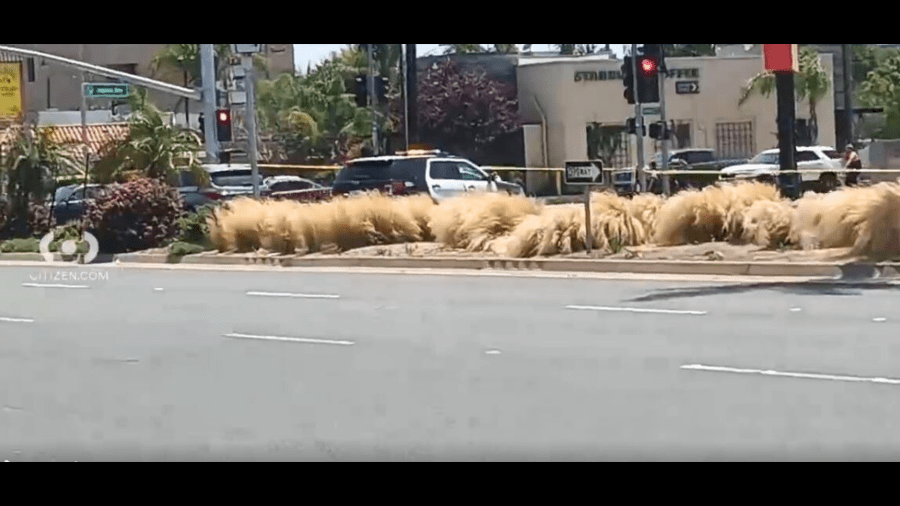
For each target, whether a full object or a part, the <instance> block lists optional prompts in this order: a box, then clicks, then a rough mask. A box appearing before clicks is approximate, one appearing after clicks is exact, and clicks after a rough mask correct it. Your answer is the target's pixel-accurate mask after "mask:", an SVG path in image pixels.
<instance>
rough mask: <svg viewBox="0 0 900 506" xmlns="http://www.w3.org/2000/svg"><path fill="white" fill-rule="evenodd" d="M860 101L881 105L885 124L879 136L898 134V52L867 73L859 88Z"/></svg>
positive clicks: (866, 104) (899, 75)
mask: <svg viewBox="0 0 900 506" xmlns="http://www.w3.org/2000/svg"><path fill="white" fill-rule="evenodd" d="M859 100H860V103H861V104H862V105H864V106H866V107H883V108H884V110H885V116H886V118H885V119H886V125H885V128H884V130H883V131H882V132H880V133H879V134H878V136H879V137H888V138H896V137H897V136H900V54H895V55H893V56H887V57H886V58H884V59H883V60H881V61H880V62H879V63H878V64H877V66H876V67H875V68H874V69H873V70H872V71H871V72H869V74H868V77H867V78H866V80H865V81H864V82H863V83H862V85H861V86H860V89H859Z"/></svg>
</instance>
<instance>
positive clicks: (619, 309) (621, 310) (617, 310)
mask: <svg viewBox="0 0 900 506" xmlns="http://www.w3.org/2000/svg"><path fill="white" fill-rule="evenodd" d="M566 309H571V310H573V311H604V312H610V313H645V314H669V315H690V316H706V315H707V314H709V313H707V312H706V311H675V310H671V309H640V308H633V307H595V306H566Z"/></svg>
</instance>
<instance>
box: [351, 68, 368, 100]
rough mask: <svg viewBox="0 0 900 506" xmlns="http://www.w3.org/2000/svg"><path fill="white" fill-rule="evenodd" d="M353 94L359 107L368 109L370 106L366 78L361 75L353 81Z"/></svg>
mask: <svg viewBox="0 0 900 506" xmlns="http://www.w3.org/2000/svg"><path fill="white" fill-rule="evenodd" d="M353 94H354V95H355V98H356V106H357V107H368V105H369V89H368V87H367V86H366V76H365V75H363V74H360V75H358V76H356V79H355V80H354V81H353Z"/></svg>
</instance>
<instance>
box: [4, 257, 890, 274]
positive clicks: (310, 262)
mask: <svg viewBox="0 0 900 506" xmlns="http://www.w3.org/2000/svg"><path fill="white" fill-rule="evenodd" d="M54 259H55V261H56V262H61V261H63V259H62V258H61V257H60V255H59V254H55V255H54ZM4 261H8V262H43V261H44V259H43V257H42V256H41V255H40V254H37V253H6V254H0V262H4ZM112 262H115V263H128V264H157V265H158V264H186V265H215V266H229V265H233V266H269V267H307V268H377V269H444V270H496V271H531V272H557V273H567V272H568V273H595V274H666V275H682V276H735V277H737V276H749V277H774V278H778V277H785V278H787V277H801V278H826V279H844V280H848V279H896V278H900V264H894V263H883V264H874V263H872V264H862V263H846V264H840V263H823V262H810V263H791V262H702V261H649V260H579V259H504V258H391V257H349V256H347V257H342V256H334V257H312V258H310V257H291V256H280V255H269V256H255V255H230V256H223V255H218V254H210V253H200V254H197V255H189V256H185V257H173V256H169V255H160V254H152V255H148V254H140V253H128V254H121V255H103V256H102V257H98V258H97V259H96V260H95V261H94V262H93V264H94V265H97V264H103V263H112Z"/></svg>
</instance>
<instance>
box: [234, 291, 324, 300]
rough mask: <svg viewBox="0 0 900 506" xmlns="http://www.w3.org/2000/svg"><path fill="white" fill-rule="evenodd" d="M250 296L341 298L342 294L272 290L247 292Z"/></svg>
mask: <svg viewBox="0 0 900 506" xmlns="http://www.w3.org/2000/svg"><path fill="white" fill-rule="evenodd" d="M247 295H249V296H250V297H279V298H289V299H340V298H341V296H340V295H318V294H305V293H270V292H247Z"/></svg>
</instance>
